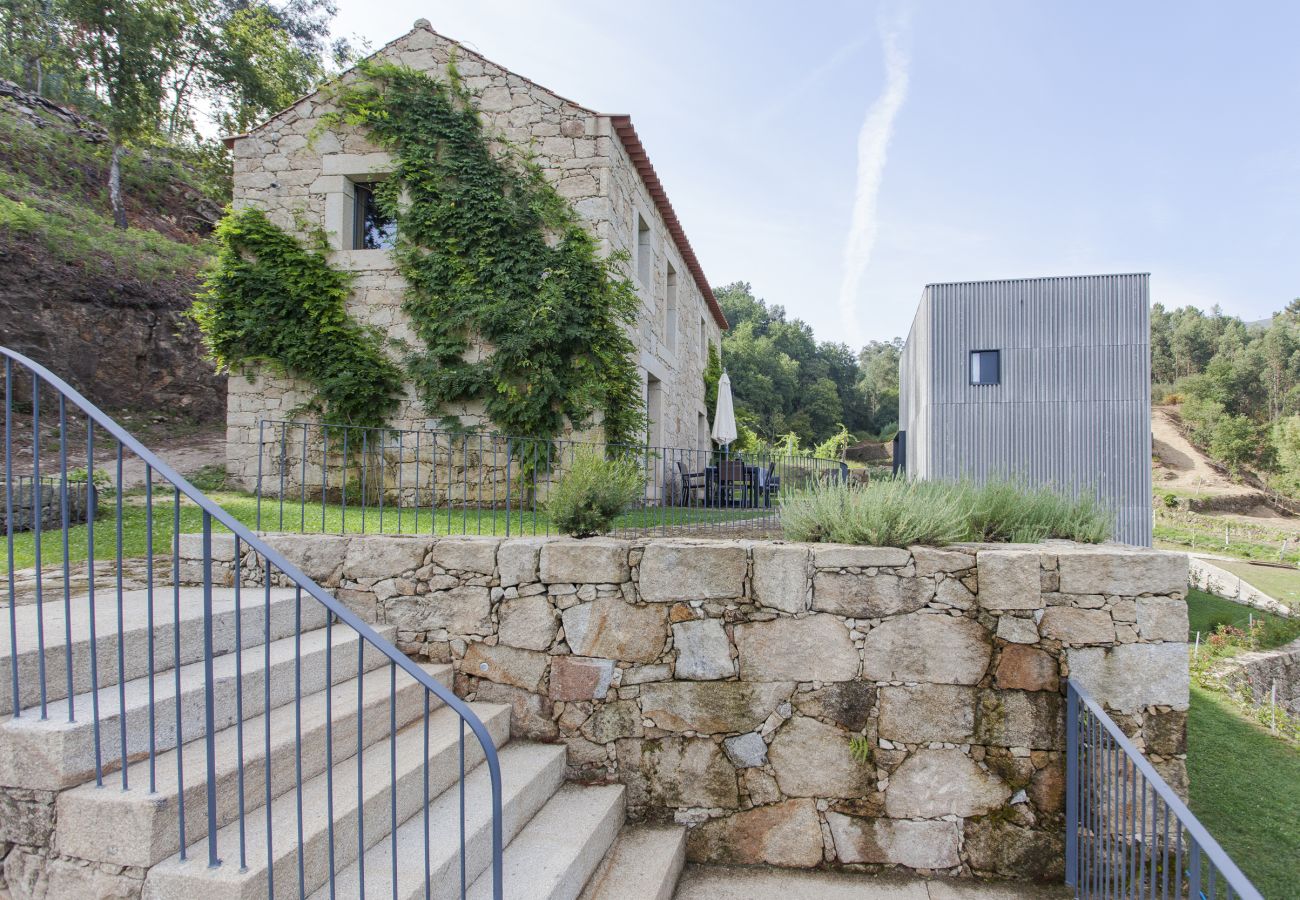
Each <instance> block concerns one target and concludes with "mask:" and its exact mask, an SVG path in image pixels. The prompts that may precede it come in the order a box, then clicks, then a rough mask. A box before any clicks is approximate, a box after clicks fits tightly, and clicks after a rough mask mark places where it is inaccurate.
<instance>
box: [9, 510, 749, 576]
mask: <svg viewBox="0 0 1300 900" xmlns="http://www.w3.org/2000/svg"><path fill="white" fill-rule="evenodd" d="M208 496H209V497H210V498H211V499H212V500H214V501H216V502H217V503H218V504H220V505H221V506H222V508H223V509H225V510H226V511H227V512H228V513H230V514H231V515H233V516H234V517H235V518H236V519H238V520H239V521H240V522H242V523H243V524H245V525H247V526H248V527H249V528H256V527H257V524H258V517H257V498H256V497H255V496H254V495H252V494H245V493H241V492H234V491H213V492H209V493H208ZM116 502H117V501H116V499H115V498H104V499H101V500H100V515H99V517H98V519H97V520H96V522H95V558H96V559H107V558H109V557H111V556H113V555H114V554H115V553H116V552H117V529H116V523H115V506H116ZM773 512H774V510H741V509H734V510H732V509H685V508H677V507H666V508H648V509H636V510H630V511H628V512H626V513H624V514H623V515H621V516H619V517H618V518H617V519H616V520H615V531H616V533H617V532H626V531H634V530H637V529H656V530H659V529H664V530H669V531H671V530H672V529H677V528H683V527H686V526H694V527H695V528H696V529H697V530H698V531H699V532H700V533H702V534H705V535H707V534H708V533H709V530H710V529H709V526H717V527H718V528H719V529H723V528H727V527H729V526H734V525H736V524H740V523H743V521H744V520H745V519H751V518H755V517H756V516H757V517H763V518H767V517H769V516H770V514H772V513H773ZM153 515H154V523H153V534H154V552H155V553H167V552H169V550H170V547H171V540H172V520H173V507H172V500H171V494H170V493H166V494H158V493H156V494H155V495H154V503H153ZM214 526H215V523H214ZM701 526H703V527H701ZM261 527H262V529H263V530H264V531H307V532H318V533H319V532H325V533H329V534H343V533H347V534H362V533H367V534H379V533H384V534H439V535H445V534H488V535H505V534H507V532H508V533H509V534H512V535H532V534H549V533H554V530H553V529H551V528H550V519H549V518H548V517H547V515H546V513H545V512H544V511H542V510H540V509H539V510H537V511H536V512H535V513H534V512H533V511H532V510H531V509H528V510H523V511H519V510H512V511H511V514H510V515H509V517H507V515H506V512H505V510H495V511H494V510H490V509H483V510H478V509H474V508H473V507H470V508H465V509H439V510H436V511H433V510H430V509H428V508H427V507H426V508H424V509H421V510H420V511H419V512H418V513H417V512H416V511H414V510H411V509H403V510H401V511H400V512H399V511H398V510H395V509H393V508H392V507H391V506H385V508H384V509H382V510H380V509H379V508H378V507H376V506H368V507H367V508H366V509H365V510H364V513H363V511H362V509H361V508H360V507H358V506H354V505H351V504H349V506H348V508H347V509H346V510H345V509H344V508H343V507H342V506H341V505H337V504H326V505H325V506H324V507H322V506H321V504H320V502H319V501H317V502H315V503H313V502H310V501H308V502H306V503H299V501H298V500H296V499H295V500H289V499H287V498H286V499H285V501H284V504H283V505H281V503H280V501H279V500H276V499H263V500H262V518H261ZM148 530H149V529H148V526H147V512H146V508H145V497H144V496H143V494H142V493H137V494H128V495H127V496H125V497H124V498H123V499H122V555H123V556H124V557H131V556H144V555H145V551H146V539H147V537H148ZM180 530H181V533H182V534H196V533H198V532H200V531H202V530H203V515H202V511H201V510H200V509H199V508H198V507H197V506H195V505H194V504H193V503H191V502H189V500H187V499H182V501H181V526H180ZM225 530H226V529H225V528H223V527H220V526H215V527H214V531H217V532H224V531H225ZM86 533H87V526H85V525H78V526H75V527H73V528H71V529H69V531H68V544H69V552H68V559H69V561H71V562H74V563H76V562H81V561H83V560H85V559H86V545H87V540H86ZM35 551H36V540H35V538H34V536H33V535H32V534H31V533H30V532H26V533H22V534H16V535H14V567H15V568H17V569H25V568H29V567H31V566H34V565H35V564H36V552H35ZM62 560H63V534H62V531H61V530H59V529H50V530H47V531H45V532H43V533H42V539H41V565H42V566H49V565H56V564H58V563H60V562H62ZM4 561H5V560H4V559H3V558H0V564H2V563H4ZM4 571H8V567H7V565H0V572H4Z"/></svg>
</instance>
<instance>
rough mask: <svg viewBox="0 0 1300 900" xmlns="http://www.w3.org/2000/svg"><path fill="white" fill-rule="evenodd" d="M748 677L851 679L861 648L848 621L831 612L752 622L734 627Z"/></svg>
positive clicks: (744, 674)
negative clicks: (852, 633) (851, 633)
mask: <svg viewBox="0 0 1300 900" xmlns="http://www.w3.org/2000/svg"><path fill="white" fill-rule="evenodd" d="M735 636H736V648H737V649H738V650H739V651H740V677H741V678H742V679H744V680H745V681H852V680H853V679H854V678H856V677H857V674H858V651H857V648H855V647H854V646H853V642H852V641H851V640H849V631H848V628H846V627H845V625H844V623H843V622H842V621H841V620H839V619H837V618H835V617H834V616H829V615H812V616H805V617H802V618H798V619H788V618H780V619H774V620H772V621H771V622H751V623H747V624H744V625H737V626H736V628H735Z"/></svg>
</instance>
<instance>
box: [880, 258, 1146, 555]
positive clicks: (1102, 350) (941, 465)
mask: <svg viewBox="0 0 1300 900" xmlns="http://www.w3.org/2000/svg"><path fill="white" fill-rule="evenodd" d="M972 350H998V351H1000V353H1001V381H1000V383H999V384H997V385H972V384H971V383H970V352H971V351H972ZM899 378H900V383H899V398H900V399H899V407H900V408H899V416H900V418H899V421H900V427H901V428H903V429H905V430H906V431H907V433H908V434H907V443H908V453H907V457H908V458H907V469H908V472H909V473H910V474H911V475H913V476H915V477H919V478H961V477H972V478H976V479H979V478H984V477H987V476H989V475H993V474H1002V475H1019V476H1023V477H1025V478H1028V479H1030V480H1033V481H1045V482H1051V483H1054V484H1057V485H1060V486H1062V487H1069V488H1072V489H1075V490H1080V489H1087V490H1095V491H1096V492H1097V493H1098V495H1099V496H1101V497H1102V498H1103V499H1105V500H1106V501H1107V502H1108V503H1110V504H1111V505H1112V506H1113V507H1114V508H1115V510H1116V515H1117V529H1116V537H1117V538H1118V539H1119V540H1122V541H1125V542H1128V543H1131V544H1141V545H1144V546H1150V544H1151V389H1150V381H1151V347H1150V318H1149V303H1148V276H1146V275H1095V276H1080V277H1064V278H1029V279H1021V280H1014V281H990V282H969V283H962V284H935V285H930V286H928V287H927V288H926V289H925V292H924V294H923V295H922V298H921V305H920V308H919V309H918V310H917V314H916V319H915V321H914V322H913V324H912V331H911V333H910V334H909V336H908V341H907V347H906V348H905V349H904V351H903V355H902V359H901V361H900V371H899Z"/></svg>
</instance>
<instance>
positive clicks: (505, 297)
mask: <svg viewBox="0 0 1300 900" xmlns="http://www.w3.org/2000/svg"><path fill="white" fill-rule="evenodd" d="M359 74H360V77H359V78H358V79H357V80H355V81H353V82H351V83H349V84H346V85H344V86H343V87H342V88H341V89H340V90H339V93H338V98H337V99H338V104H339V108H340V110H341V113H340V114H339V116H338V118H339V119H340V120H342V121H343V122H346V123H348V124H351V125H356V126H360V127H363V128H366V129H367V130H368V131H369V133H370V136H371V138H372V140H374V141H375V142H376V143H378V144H379V145H380V146H383V147H384V148H386V149H388V150H389V151H391V152H392V154H393V156H394V160H395V164H394V167H393V171H392V173H391V174H390V175H389V177H388V178H387V179H385V180H384V181H383V182H382V183H381V185H380V186H379V188H378V190H377V193H376V199H377V201H378V202H379V204H380V205H381V207H382V208H383V209H384V210H385V211H386V212H388V213H389V214H391V215H393V216H394V217H395V218H396V221H397V244H396V247H395V249H394V255H395V258H396V260H397V265H398V268H399V270H400V271H401V273H402V275H403V276H404V278H405V280H406V282H407V285H408V288H407V292H406V296H405V298H404V301H403V309H404V310H405V312H406V314H407V316H408V317H409V319H410V322H411V325H412V328H413V330H414V332H415V334H416V336H417V338H418V345H416V346H412V347H410V348H409V350H408V352H407V354H406V358H405V363H406V369H407V373H408V377H409V378H410V380H411V381H412V382H413V383H414V385H415V387H416V390H417V392H418V395H419V396H420V398H421V400H422V401H423V403H424V406H425V408H426V410H427V412H428V413H429V415H431V416H438V417H442V418H443V419H444V422H446V423H447V424H449V425H453V426H454V425H456V424H458V423H456V422H455V421H454V419H453V418H452V417H451V416H449V414H448V410H449V409H450V408H453V407H456V406H460V405H462V404H470V403H476V402H477V403H481V404H482V405H483V408H484V411H485V412H486V414H487V416H488V417H489V418H490V419H491V421H492V423H493V425H494V426H495V428H496V429H498V430H499V431H501V432H503V433H506V434H513V435H523V436H529V437H541V438H554V437H556V436H558V435H559V434H561V433H562V432H563V430H564V428H565V425H566V422H567V423H571V424H572V425H573V426H574V427H575V428H579V429H580V428H584V427H587V426H588V425H589V424H591V423H592V422H593V421H594V420H595V419H596V417H597V416H598V415H599V417H600V419H601V421H602V424H603V426H604V430H605V438H606V440H607V441H608V442H610V443H624V442H627V443H641V442H643V441H644V437H645V428H646V419H645V411H644V403H643V400H642V394H641V380H640V378H639V377H638V372H637V368H636V365H635V364H634V362H633V354H634V352H635V349H636V348H635V346H634V344H633V343H632V340H631V339H630V337H629V336H628V330H629V328H630V327H631V326H632V325H633V324H634V323H635V320H636V315H637V310H638V304H639V301H638V299H637V295H636V293H635V290H634V289H633V287H632V285H631V284H630V283H629V282H628V280H627V279H626V277H625V276H624V275H623V273H622V270H621V264H622V262H623V259H624V258H622V257H620V256H617V255H616V256H614V257H603V256H602V255H601V254H600V253H599V249H598V247H597V245H596V241H595V239H594V238H593V237H592V235H591V234H590V233H589V232H588V231H587V229H586V228H585V227H584V226H583V224H582V223H581V222H580V221H579V219H578V217H577V215H576V214H575V213H574V211H573V210H572V208H571V207H570V206H569V204H568V203H567V202H566V201H565V200H564V198H562V197H561V196H560V195H559V194H558V193H557V192H556V190H555V189H554V187H553V186H552V185H551V184H550V183H549V182H547V180H546V179H545V177H544V176H543V173H542V171H541V169H540V168H539V167H538V166H537V165H536V164H535V163H534V162H533V161H532V160H531V159H529V158H528V157H527V156H525V155H524V154H523V153H522V152H520V150H519V149H518V148H515V147H512V146H511V145H509V144H507V143H506V142H504V141H503V140H496V139H493V138H492V137H491V136H489V135H487V134H486V133H485V131H484V128H483V124H482V122H481V120H480V118H479V115H478V112H477V110H476V109H475V106H474V104H473V102H472V99H471V97H470V95H469V93H468V91H467V90H466V89H465V88H464V87H463V85H462V84H461V82H460V80H459V77H458V75H457V73H456V71H455V67H454V64H453V65H452V66H449V76H448V78H447V80H445V81H444V80H439V79H436V78H434V77H432V76H430V75H428V74H426V73H424V72H419V71H415V70H413V69H410V68H405V67H401V66H396V65H390V64H375V63H368V64H365V65H363V66H362V67H361V69H360V73H359ZM476 341H482V342H483V351H484V352H478V353H476V352H473V351H474V350H475V347H476Z"/></svg>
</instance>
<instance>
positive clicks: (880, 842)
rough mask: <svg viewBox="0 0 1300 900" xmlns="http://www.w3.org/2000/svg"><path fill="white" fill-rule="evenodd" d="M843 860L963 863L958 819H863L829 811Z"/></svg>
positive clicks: (920, 865)
mask: <svg viewBox="0 0 1300 900" xmlns="http://www.w3.org/2000/svg"><path fill="white" fill-rule="evenodd" d="M826 823H827V824H828V825H830V827H831V836H832V837H833V838H834V839H835V856H836V858H837V859H839V861H840V862H842V863H876V864H886V865H899V866H908V867H910V868H913V869H948V868H953V867H955V866H959V865H961V855H960V853H959V852H958V846H959V844H960V837H961V834H960V831H959V829H958V825H957V823H956V822H943V821H937V822H914V821H912V820H910V819H863V818H859V817H857V816H846V815H842V814H841V813H837V812H828V813H826Z"/></svg>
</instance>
